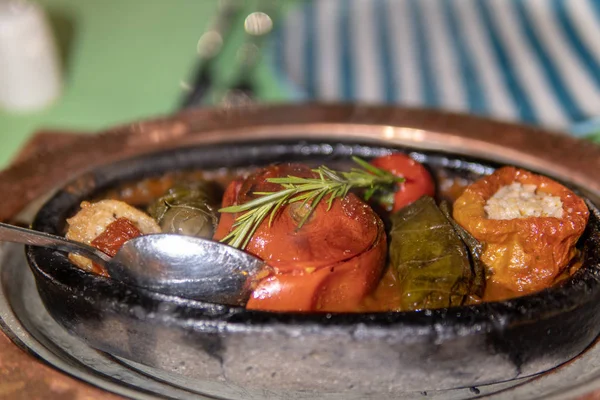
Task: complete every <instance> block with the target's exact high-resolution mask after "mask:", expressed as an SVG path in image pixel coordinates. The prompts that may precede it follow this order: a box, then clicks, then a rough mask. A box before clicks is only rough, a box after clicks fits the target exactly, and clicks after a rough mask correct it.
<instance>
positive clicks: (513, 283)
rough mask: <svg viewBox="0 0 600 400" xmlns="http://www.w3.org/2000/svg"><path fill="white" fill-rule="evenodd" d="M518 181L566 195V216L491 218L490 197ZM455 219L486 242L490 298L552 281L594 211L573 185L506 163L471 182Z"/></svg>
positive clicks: (570, 256) (520, 292)
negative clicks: (566, 185) (565, 184)
mask: <svg viewBox="0 0 600 400" xmlns="http://www.w3.org/2000/svg"><path fill="white" fill-rule="evenodd" d="M514 182H517V183H520V184H522V185H535V186H536V188H537V191H538V192H540V193H543V194H547V195H550V196H556V197H559V198H560V201H561V203H562V216H561V217H560V218H557V217H546V216H541V217H532V216H525V217H521V218H513V219H490V218H489V217H488V215H487V213H486V211H485V206H486V204H487V202H488V200H489V199H490V198H491V197H492V196H493V195H494V194H495V193H496V192H498V190H499V189H500V188H503V187H505V186H508V185H511V184H512V183H514ZM453 216H454V219H455V220H456V221H457V222H458V223H459V224H460V225H462V226H463V227H464V228H465V229H466V230H467V231H469V232H470V233H471V234H472V235H473V236H474V237H475V238H476V239H477V240H479V241H480V242H483V244H484V250H483V254H482V257H481V260H482V261H483V263H484V264H485V265H486V275H487V284H486V293H485V300H500V299H504V298H508V297H514V296H516V295H523V294H527V293H532V292H536V291H539V290H541V289H544V288H546V287H548V286H550V285H552V284H553V283H554V281H555V279H556V278H557V277H558V276H559V275H561V273H562V272H563V271H564V269H565V268H566V267H567V266H568V265H569V262H570V261H571V260H572V259H573V257H574V256H575V254H576V253H577V251H576V249H575V244H576V242H577V240H578V239H579V237H580V236H581V234H582V233H583V231H584V230H585V227H586V224H587V220H588V217H589V211H588V209H587V206H586V205H585V202H584V201H583V200H582V199H581V198H579V197H578V196H577V195H576V194H575V193H573V192H572V191H571V190H569V189H568V188H566V187H564V186H563V185H561V184H559V183H558V182H555V181H553V180H552V179H549V178H547V177H544V176H540V175H536V174H533V173H531V172H528V171H525V170H521V169H517V168H514V167H504V168H500V169H498V170H497V171H496V172H494V173H493V174H492V175H489V176H487V177H484V178H482V179H481V180H479V181H477V182H475V183H473V184H472V185H470V186H469V187H468V188H467V189H466V190H465V191H464V193H463V194H462V195H461V196H460V197H459V198H458V199H457V200H456V202H455V203H454V215H453Z"/></svg>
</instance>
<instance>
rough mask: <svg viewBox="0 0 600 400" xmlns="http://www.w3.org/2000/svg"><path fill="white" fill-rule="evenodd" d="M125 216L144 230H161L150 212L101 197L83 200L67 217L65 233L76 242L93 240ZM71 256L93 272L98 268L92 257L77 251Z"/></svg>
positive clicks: (82, 266)
mask: <svg viewBox="0 0 600 400" xmlns="http://www.w3.org/2000/svg"><path fill="white" fill-rule="evenodd" d="M119 218H125V219H127V220H128V221H129V222H131V223H132V224H133V225H134V226H135V228H136V229H138V230H139V231H140V232H141V233H142V234H149V233H160V227H159V226H158V224H157V223H156V222H155V221H154V219H152V217H150V216H149V215H148V214H146V213H144V212H142V211H140V210H138V209H137V208H135V207H132V206H130V205H129V204H127V203H124V202H122V201H118V200H101V201H98V202H96V203H90V202H87V201H84V202H82V203H81V210H80V211H79V212H78V213H77V214H75V216H73V217H72V218H69V219H67V224H68V230H67V234H66V237H67V239H70V240H75V241H77V242H81V243H85V244H89V245H91V244H92V241H93V240H95V239H96V238H97V237H98V236H100V235H101V234H102V233H103V232H104V231H105V230H106V228H107V227H108V226H109V225H110V224H112V223H113V222H115V221H116V220H118V219H119ZM69 259H70V260H71V261H72V262H73V263H74V264H76V265H77V266H78V267H80V268H81V269H83V270H85V271H88V272H94V273H104V274H105V272H104V271H101V270H100V271H99V270H98V266H94V265H93V264H92V261H91V260H89V259H87V258H85V257H82V256H79V255H76V254H69Z"/></svg>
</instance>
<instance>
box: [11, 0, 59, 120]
mask: <svg viewBox="0 0 600 400" xmlns="http://www.w3.org/2000/svg"><path fill="white" fill-rule="evenodd" d="M61 87H62V79H61V73H60V63H59V60H58V53H57V49H56V45H55V42H54V37H53V35H52V32H51V30H50V27H49V25H48V22H47V19H46V16H45V14H44V12H43V10H42V9H41V8H40V7H39V6H38V5H35V4H32V3H29V2H26V1H18V0H15V1H13V0H0V108H2V109H5V110H7V111H34V110H37V109H40V108H43V107H45V106H47V105H49V104H50V103H52V101H54V100H55V99H56V98H57V97H58V96H59V95H60V93H61Z"/></svg>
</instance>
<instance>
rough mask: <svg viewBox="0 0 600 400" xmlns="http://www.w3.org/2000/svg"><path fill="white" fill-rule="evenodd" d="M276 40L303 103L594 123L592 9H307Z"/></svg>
mask: <svg viewBox="0 0 600 400" xmlns="http://www.w3.org/2000/svg"><path fill="white" fill-rule="evenodd" d="M276 36H277V37H276V39H277V40H276V46H275V53H274V54H275V60H276V62H275V64H276V66H277V68H278V69H279V70H280V71H281V72H282V73H283V74H285V76H286V77H288V78H289V80H290V81H291V82H292V84H293V85H294V87H295V88H296V89H297V91H298V93H301V94H302V95H303V96H304V98H306V99H315V100H322V101H358V102H367V103H396V104H402V105H409V106H425V107H431V108H440V109H446V110H453V111H466V112H471V113H475V114H479V115H486V116H490V117H494V118H497V119H504V120H513V121H522V122H525V123H531V124H539V125H544V126H547V127H552V128H565V127H568V126H570V125H571V124H573V123H576V122H580V121H583V120H585V119H588V118H590V117H593V116H600V0H315V1H312V2H307V3H305V4H301V6H300V7H298V8H297V9H295V10H293V11H292V12H291V13H290V14H289V15H287V17H286V18H285V19H284V20H283V21H282V25H281V27H280V29H278V30H277V32H276Z"/></svg>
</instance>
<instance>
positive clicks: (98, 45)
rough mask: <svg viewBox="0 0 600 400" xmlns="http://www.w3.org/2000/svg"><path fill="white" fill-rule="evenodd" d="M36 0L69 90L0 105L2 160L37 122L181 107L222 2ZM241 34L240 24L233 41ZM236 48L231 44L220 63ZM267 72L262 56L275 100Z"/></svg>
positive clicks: (268, 94) (75, 124) (75, 126)
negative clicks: (19, 105) (39, 101)
mask: <svg viewBox="0 0 600 400" xmlns="http://www.w3.org/2000/svg"><path fill="white" fill-rule="evenodd" d="M34 1H37V2H38V3H40V4H41V5H42V6H43V7H44V8H45V10H46V11H47V14H48V16H49V19H50V23H51V26H52V28H53V30H54V33H55V36H56V38H57V42H58V44H59V47H60V49H61V55H62V59H63V64H64V80H65V82H64V93H63V95H62V97H60V98H59V99H58V100H57V101H56V102H55V103H54V104H52V105H50V106H49V107H47V108H46V109H44V110H41V111H37V112H33V113H21V114H15V113H7V112H5V111H2V110H0V168H2V167H5V166H6V165H8V163H9V162H10V160H11V159H12V158H13V157H14V156H15V155H16V154H17V152H18V150H19V148H20V147H21V146H23V145H24V143H25V142H26V141H27V139H28V138H30V137H31V136H32V135H33V133H34V132H35V131H37V130H40V129H63V130H74V131H84V132H86V131H87V132H94V131H98V130H100V129H103V128H106V127H110V126H113V125H117V124H121V123H126V122H129V121H133V120H136V119H140V118H146V117H152V116H158V115H164V114H168V113H171V112H173V111H175V110H177V109H178V108H179V103H180V102H181V100H182V98H183V97H184V90H185V89H184V87H185V85H186V82H187V83H189V82H190V81H191V79H192V77H193V75H194V73H195V70H196V68H197V65H198V55H197V51H196V46H197V42H198V39H199V37H200V36H201V35H202V33H203V32H204V30H205V29H206V27H207V24H208V22H209V21H210V18H211V17H213V16H214V15H215V13H216V11H217V6H218V1H217V0H170V1H164V0H143V1H141V0H102V1H96V0H34ZM247 3H248V5H247V7H249V8H250V9H251V7H252V0H250V1H247ZM237 31H239V32H237ZM236 33H237V35H236ZM242 34H243V26H240V27H239V28H238V29H236V32H234V34H233V36H234V37H233V38H232V41H236V40H237V41H238V42H239V41H241V40H242V39H241V37H242ZM236 36H237V37H236ZM234 47H235V46H234ZM227 50H230V51H229V52H228V51H227ZM234 55H235V48H234V49H233V50H231V46H230V45H228V46H227V48H225V49H224V53H223V55H222V57H220V61H219V63H222V64H223V65H226V64H227V63H228V62H230V61H231V60H232V59H233V57H234ZM270 76H271V74H270V71H269V66H268V65H267V63H266V62H262V63H261V64H260V65H259V67H258V69H257V71H256V80H257V81H258V82H259V87H260V88H261V90H260V93H259V97H260V98H261V99H265V100H276V99H278V98H281V97H282V96H283V95H282V94H281V93H280V91H279V89H278V85H277V83H276V82H274V81H272V80H271V79H270Z"/></svg>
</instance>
